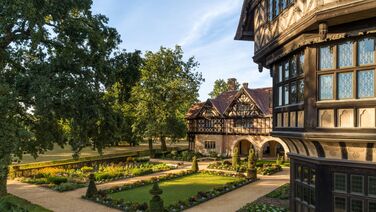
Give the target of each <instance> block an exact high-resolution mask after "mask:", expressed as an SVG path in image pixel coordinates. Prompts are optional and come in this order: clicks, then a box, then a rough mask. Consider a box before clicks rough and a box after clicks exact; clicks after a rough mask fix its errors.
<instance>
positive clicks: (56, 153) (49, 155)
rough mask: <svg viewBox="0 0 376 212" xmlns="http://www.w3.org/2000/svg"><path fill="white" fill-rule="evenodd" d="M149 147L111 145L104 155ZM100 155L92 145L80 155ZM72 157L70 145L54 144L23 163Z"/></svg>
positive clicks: (104, 151)
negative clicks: (50, 148)
mask: <svg viewBox="0 0 376 212" xmlns="http://www.w3.org/2000/svg"><path fill="white" fill-rule="evenodd" d="M168 147H188V143H184V142H182V143H177V144H172V145H169V146H168ZM148 148H149V147H148V145H147V144H140V145H139V146H135V147H130V146H119V147H109V148H105V149H104V150H103V155H110V154H120V153H129V152H134V151H141V150H147V149H148ZM154 148H156V149H158V148H160V146H159V145H154ZM93 156H99V154H98V152H97V151H95V150H92V149H91V148H90V147H86V148H84V149H82V151H81V154H80V157H81V158H83V157H93ZM66 159H72V150H71V147H70V146H65V147H64V148H61V147H60V146H58V145H54V148H53V150H51V151H46V152H45V153H44V154H40V155H39V157H38V158H37V159H34V157H32V156H31V155H30V154H24V155H23V157H22V161H21V164H25V163H35V162H44V161H58V160H66Z"/></svg>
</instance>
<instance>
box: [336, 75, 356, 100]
mask: <svg viewBox="0 0 376 212" xmlns="http://www.w3.org/2000/svg"><path fill="white" fill-rule="evenodd" d="M352 97H353V73H352V72H350V73H340V74H338V98H339V99H348V98H352Z"/></svg>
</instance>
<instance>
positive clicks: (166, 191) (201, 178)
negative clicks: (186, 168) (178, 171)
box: [109, 173, 239, 206]
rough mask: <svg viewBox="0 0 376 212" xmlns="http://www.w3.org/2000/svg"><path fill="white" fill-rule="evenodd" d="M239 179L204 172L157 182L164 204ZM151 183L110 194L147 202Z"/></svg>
mask: <svg viewBox="0 0 376 212" xmlns="http://www.w3.org/2000/svg"><path fill="white" fill-rule="evenodd" d="M237 180H239V179H238V178H234V177H227V176H216V175H209V174H204V173H199V174H194V175H189V176H185V177H181V178H177V179H174V180H168V181H165V182H162V183H160V184H159V186H160V188H161V189H162V190H163V194H162V195H161V197H162V199H163V201H164V204H165V206H168V205H171V204H175V203H177V202H178V201H186V200H187V199H188V198H189V197H191V196H194V195H196V194H197V192H200V191H203V192H205V191H209V190H212V189H213V188H216V187H221V186H223V185H224V184H226V183H229V182H234V181H237ZM151 188H152V185H147V186H142V187H138V188H134V189H130V190H126V191H122V192H117V193H113V194H110V195H109V196H110V197H111V198H113V199H123V200H124V201H132V202H138V203H143V202H147V203H149V200H150V199H151V195H150V193H149V191H150V189H151Z"/></svg>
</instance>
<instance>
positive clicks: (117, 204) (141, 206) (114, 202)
mask: <svg viewBox="0 0 376 212" xmlns="http://www.w3.org/2000/svg"><path fill="white" fill-rule="evenodd" d="M198 174H205V175H212V176H223V177H231V178H234V179H233V180H232V181H231V182H229V183H226V184H224V185H222V186H218V187H215V188H213V189H210V190H208V191H200V192H197V193H196V194H195V195H193V196H189V197H188V198H186V199H181V200H179V201H178V202H177V203H174V204H171V205H165V209H166V211H182V210H185V209H187V208H190V207H193V206H195V205H198V204H200V203H202V202H205V201H208V200H210V199H212V198H215V197H217V196H219V195H222V194H224V193H227V192H229V191H232V190H234V189H237V188H239V187H241V186H244V185H246V184H248V183H251V182H253V180H251V179H247V178H245V176H244V175H242V174H231V173H224V172H215V171H202V172H199V173H194V172H192V171H184V172H180V173H178V174H169V175H166V176H162V177H159V178H152V179H150V180H147V181H138V182H136V183H133V184H128V185H124V186H121V187H116V188H112V189H108V190H104V191H103V190H102V191H99V192H98V195H97V196H95V197H93V198H91V199H90V200H92V201H95V202H98V203H100V204H104V205H106V206H108V207H112V208H116V209H120V210H123V211H146V210H147V208H148V203H146V202H129V201H128V202H126V201H124V200H123V199H116V198H113V197H111V195H114V194H116V193H119V192H124V191H127V190H130V189H139V187H143V186H148V185H150V184H153V183H154V182H159V183H164V182H166V183H167V182H169V181H173V180H178V179H179V178H181V179H183V178H185V177H189V176H192V177H193V176H195V175H198ZM179 188H180V187H179ZM162 190H163V189H162ZM174 195H176V194H174ZM142 197H143V198H145V201H146V200H149V199H150V198H151V196H145V195H143V196H142ZM162 199H163V198H162Z"/></svg>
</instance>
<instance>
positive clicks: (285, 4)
mask: <svg viewBox="0 0 376 212" xmlns="http://www.w3.org/2000/svg"><path fill="white" fill-rule="evenodd" d="M280 2H281V10H284V9H286V7H287V2H286V0H280Z"/></svg>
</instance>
